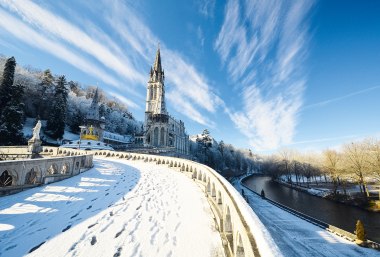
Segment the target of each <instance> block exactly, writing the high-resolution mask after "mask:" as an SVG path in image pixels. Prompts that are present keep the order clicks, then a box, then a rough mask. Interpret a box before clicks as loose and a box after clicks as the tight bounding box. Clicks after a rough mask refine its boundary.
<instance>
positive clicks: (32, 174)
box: [25, 167, 41, 185]
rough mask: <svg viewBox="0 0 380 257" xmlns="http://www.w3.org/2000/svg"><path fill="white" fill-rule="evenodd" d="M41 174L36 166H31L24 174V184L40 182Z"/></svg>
mask: <svg viewBox="0 0 380 257" xmlns="http://www.w3.org/2000/svg"><path fill="white" fill-rule="evenodd" d="M40 177H41V174H40V172H39V171H38V168H37V167H33V168H32V169H31V170H30V171H28V173H26V175H25V184H26V185H34V184H38V183H39V182H40Z"/></svg>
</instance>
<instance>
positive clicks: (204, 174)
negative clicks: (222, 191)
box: [203, 172, 206, 183]
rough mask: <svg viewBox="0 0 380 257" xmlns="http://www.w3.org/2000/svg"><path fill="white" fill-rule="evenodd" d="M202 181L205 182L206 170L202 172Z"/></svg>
mask: <svg viewBox="0 0 380 257" xmlns="http://www.w3.org/2000/svg"><path fill="white" fill-rule="evenodd" d="M203 182H205V183H206V172H204V173H203Z"/></svg>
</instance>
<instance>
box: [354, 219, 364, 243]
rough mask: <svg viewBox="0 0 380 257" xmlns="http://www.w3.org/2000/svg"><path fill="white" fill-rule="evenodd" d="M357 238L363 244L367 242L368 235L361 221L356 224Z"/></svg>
mask: <svg viewBox="0 0 380 257" xmlns="http://www.w3.org/2000/svg"><path fill="white" fill-rule="evenodd" d="M355 234H356V238H357V240H358V241H359V242H363V241H365V240H366V233H365V230H364V225H363V223H362V222H361V220H358V221H357V222H356V230H355Z"/></svg>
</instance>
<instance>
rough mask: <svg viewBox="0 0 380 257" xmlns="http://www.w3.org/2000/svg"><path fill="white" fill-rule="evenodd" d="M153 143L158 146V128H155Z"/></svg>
mask: <svg viewBox="0 0 380 257" xmlns="http://www.w3.org/2000/svg"><path fill="white" fill-rule="evenodd" d="M153 145H154V146H158V128H157V127H155V128H154V133H153Z"/></svg>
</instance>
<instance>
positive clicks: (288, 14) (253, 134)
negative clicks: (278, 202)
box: [214, 0, 312, 150]
mask: <svg viewBox="0 0 380 257" xmlns="http://www.w3.org/2000/svg"><path fill="white" fill-rule="evenodd" d="M311 5H312V2H311V1H309V2H305V1H294V2H291V3H286V4H285V3H283V2H282V1H279V0H267V1H259V0H256V1H253V0H246V1H234V0H229V1H228V3H227V4H226V7H225V17H224V23H223V25H222V27H221V30H220V32H219V35H218V37H217V39H216V41H215V45H214V47H215V50H216V51H217V52H218V54H219V56H220V59H221V61H222V63H223V66H224V67H226V68H227V70H228V72H229V76H230V78H231V80H232V82H234V83H235V84H237V86H236V88H239V89H241V90H242V94H241V96H242V105H241V107H240V110H231V109H228V110H227V113H228V114H229V116H230V118H231V120H232V121H233V122H234V123H235V125H236V127H237V128H238V129H239V130H240V131H241V132H242V133H243V134H244V135H245V136H246V137H247V138H248V139H249V142H250V144H251V146H252V147H254V148H255V149H257V150H266V149H274V148H278V147H280V146H281V145H284V144H289V143H291V142H292V139H293V137H294V133H295V128H296V125H297V118H298V112H299V110H300V107H301V106H302V98H303V91H304V87H305V84H306V78H305V76H304V73H303V69H302V68H301V67H302V63H303V61H304V58H305V56H306V46H307V39H308V31H307V21H306V16H307V13H308V11H309V10H310V8H311Z"/></svg>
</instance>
